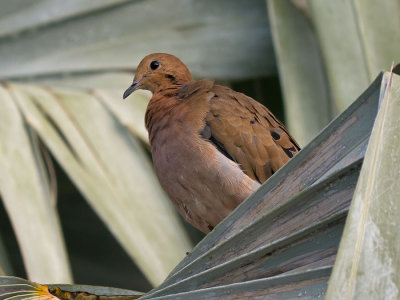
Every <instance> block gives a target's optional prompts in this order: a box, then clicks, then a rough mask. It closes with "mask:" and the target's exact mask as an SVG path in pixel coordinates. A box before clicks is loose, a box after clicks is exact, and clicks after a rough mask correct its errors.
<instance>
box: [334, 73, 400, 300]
mask: <svg viewBox="0 0 400 300" xmlns="http://www.w3.org/2000/svg"><path fill="white" fill-rule="evenodd" d="M382 89H383V90H384V91H385V93H384V94H383V95H384V96H383V101H382V105H381V109H380V111H379V113H378V117H377V119H376V121H375V124H374V127H373V130H372V135H371V139H370V142H369V144H368V148H367V152H366V155H365V160H364V165H363V167H362V170H361V174H360V179H359V182H358V184H357V188H356V191H355V194H354V197H353V201H352V204H351V207H350V212H349V216H348V219H347V222H346V226H345V229H344V233H343V238H342V241H341V243H340V248H339V253H338V257H337V260H336V262H335V266H334V270H333V274H332V277H331V279H330V283H329V288H328V293H327V298H326V299H339V298H345V299H398V298H399V295H400V291H399V283H400V273H399V268H400V252H399V245H400V234H399V228H400V218H399V215H400V202H399V195H400V185H399V178H400V150H399V149H400V118H399V116H400V76H398V75H395V74H391V73H385V77H384V80H383V81H382Z"/></svg>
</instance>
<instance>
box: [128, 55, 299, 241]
mask: <svg viewBox="0 0 400 300" xmlns="http://www.w3.org/2000/svg"><path fill="white" fill-rule="evenodd" d="M136 89H146V90H149V91H151V92H152V93H153V97H152V98H151V100H150V102H149V105H148V107H147V111H146V116H145V123H146V128H147V130H148V132H149V140H150V146H151V153H152V156H153V162H154V167H155V170H156V174H157V176H158V179H159V180H160V183H161V186H162V187H163V188H164V190H165V191H166V193H167V194H168V196H169V197H170V198H171V200H172V201H173V202H174V204H175V206H176V207H177V209H178V210H179V212H180V213H181V214H182V215H183V216H184V218H185V219H186V220H187V221H188V222H190V223H191V224H192V225H193V226H195V227H196V228H198V229H199V230H201V231H203V232H205V233H208V232H209V231H210V230H212V229H213V228H214V227H215V226H216V225H217V224H218V223H219V222H220V221H221V220H222V219H223V218H225V217H226V216H227V215H228V214H229V213H230V212H231V211H232V210H233V209H234V208H235V207H236V206H237V205H238V204H239V203H240V202H242V201H243V200H244V199H246V198H247V197H248V196H250V195H251V194H252V193H253V192H254V191H256V190H257V189H258V187H259V186H260V184H261V183H263V182H264V181H265V180H267V179H268V178H269V177H270V176H271V175H272V174H273V173H274V172H276V171H277V170H278V169H279V168H280V167H281V166H282V165H283V164H285V163H286V162H287V161H288V160H289V159H290V158H291V157H292V156H293V155H294V154H296V153H297V152H298V151H299V150H300V148H299V146H298V145H297V143H296V142H295V141H294V139H293V138H292V137H291V136H290V134H289V133H288V131H287V129H286V128H285V127H284V126H283V124H282V123H281V122H280V121H279V120H278V119H277V118H276V117H275V116H274V115H273V114H272V113H271V112H270V111H269V110H268V109H267V108H266V107H264V106H263V105H261V104H260V103H258V102H257V101H255V100H253V99H252V98H250V97H247V96H246V95H244V94H242V93H238V92H235V91H233V90H231V89H230V88H227V87H224V86H220V85H216V84H214V82H213V81H211V80H199V81H194V80H193V79H192V76H191V74H190V72H189V70H188V68H187V67H186V66H185V65H184V64H183V63H182V62H181V61H180V60H179V59H178V58H176V57H175V56H173V55H169V54H163V53H154V54H150V55H148V56H146V57H145V58H144V59H143V60H142V61H141V62H140V64H139V66H138V69H137V72H136V75H135V78H134V81H133V84H132V85H131V86H130V87H129V88H128V89H127V90H126V91H125V93H124V98H126V97H127V96H129V95H130V94H131V93H132V92H133V91H134V90H136Z"/></svg>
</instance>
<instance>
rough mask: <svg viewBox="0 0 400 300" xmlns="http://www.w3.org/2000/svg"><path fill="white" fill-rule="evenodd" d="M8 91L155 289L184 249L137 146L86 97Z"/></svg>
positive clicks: (100, 104)
mask: <svg viewBox="0 0 400 300" xmlns="http://www.w3.org/2000/svg"><path fill="white" fill-rule="evenodd" d="M12 89H13V91H14V93H15V95H16V99H17V100H18V104H19V105H20V107H21V109H22V111H23V113H24V115H25V116H26V118H27V120H28V122H29V125H30V126H32V127H33V128H34V129H35V130H36V131H37V132H38V134H39V135H40V137H41V138H42V139H43V141H44V142H45V143H46V145H47V146H48V147H49V149H50V150H51V152H52V154H53V155H54V157H55V158H56V159H57V160H58V162H59V163H60V165H61V166H62V167H63V168H64V169H65V171H66V172H67V174H68V175H69V176H70V178H71V179H72V181H73V182H74V183H75V184H76V186H77V187H78V188H79V189H80V190H81V192H82V194H83V195H84V196H85V197H86V199H87V200H88V201H89V203H90V204H91V206H92V207H93V208H94V210H95V211H96V212H97V213H98V214H99V216H100V217H101V218H102V219H103V221H104V222H105V223H106V224H107V226H108V227H109V229H110V230H111V231H112V232H113V234H114V235H115V236H116V237H117V239H118V240H119V242H120V243H121V245H122V246H123V247H124V248H125V249H126V251H127V252H128V253H129V254H130V255H131V257H133V258H134V259H135V261H136V263H137V264H138V266H139V267H140V268H141V269H142V271H143V272H144V273H145V275H146V276H147V277H148V278H149V280H150V281H151V282H152V283H153V284H158V283H160V282H161V281H162V280H163V279H164V278H165V276H166V275H167V274H168V273H169V271H170V270H171V269H172V268H173V267H174V266H175V265H176V264H177V263H178V262H179V260H180V259H181V258H182V257H184V255H185V253H186V251H188V250H190V248H191V247H190V244H189V242H188V239H187V237H186V234H185V232H184V231H183V229H182V226H181V224H180V222H179V220H178V219H177V215H176V212H175V210H174V208H173V207H172V205H171V203H170V201H169V200H168V199H167V197H166V196H165V194H164V193H163V191H162V190H161V188H160V186H159V184H158V181H157V179H156V177H155V175H154V173H153V172H151V170H152V166H151V164H150V162H149V160H148V156H147V155H146V154H145V153H144V151H143V149H142V147H141V145H140V144H139V143H138V142H137V141H136V140H135V139H133V137H132V135H131V134H130V133H129V131H128V130H127V129H126V128H125V127H124V126H122V124H121V123H120V122H119V121H118V119H117V117H116V116H115V115H114V114H113V113H112V112H111V111H110V110H108V109H107V107H106V106H105V105H104V103H103V101H101V100H99V99H98V98H96V97H95V96H94V95H93V94H92V93H88V92H83V91H76V90H72V89H67V88H62V89H61V88H57V89H51V90H49V89H47V90H45V89H43V88H40V87H36V86H25V85H13V87H12ZM132 98H133V99H130V100H132V101H134V98H135V97H132ZM114 101H121V102H122V100H120V98H117V99H114Z"/></svg>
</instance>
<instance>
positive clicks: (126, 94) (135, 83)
mask: <svg viewBox="0 0 400 300" xmlns="http://www.w3.org/2000/svg"><path fill="white" fill-rule="evenodd" d="M138 84H139V80H135V81H133V82H132V85H131V86H130V87H128V88H127V89H126V91H125V93H124V95H123V96H122V97H123V99H125V98H126V97H128V96H129V95H130V94H132V93H133V92H134V91H135V90H136V88H137V86H138Z"/></svg>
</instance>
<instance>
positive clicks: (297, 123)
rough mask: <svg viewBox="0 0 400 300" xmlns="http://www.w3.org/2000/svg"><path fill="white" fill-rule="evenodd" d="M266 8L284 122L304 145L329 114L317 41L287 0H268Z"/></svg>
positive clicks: (301, 14)
mask: <svg viewBox="0 0 400 300" xmlns="http://www.w3.org/2000/svg"><path fill="white" fill-rule="evenodd" d="M268 12H269V18H270V24H271V31H272V36H273V41H274V48H275V54H276V57H277V60H278V69H279V76H280V80H281V85H282V89H283V95H284V101H285V102H284V103H285V112H286V120H287V121H286V124H287V126H288V128H289V130H290V133H291V134H292V135H293V136H294V137H295V138H296V140H297V142H299V143H300V145H305V144H306V143H308V142H309V141H310V140H311V139H312V138H314V137H315V136H316V135H317V133H318V132H319V131H320V130H321V129H322V128H323V127H324V126H325V125H326V124H327V123H328V122H329V121H330V120H331V119H332V117H333V116H332V115H331V113H330V102H329V93H328V87H327V79H326V75H325V72H324V71H325V70H324V68H323V62H322V58H321V53H320V49H319V45H318V42H317V40H316V36H315V33H314V31H313V28H312V26H311V24H310V21H309V20H308V19H307V17H306V16H305V15H304V14H303V13H302V12H301V11H300V10H299V9H297V8H296V7H295V6H294V5H293V4H292V3H291V2H290V1H280V0H269V1H268Z"/></svg>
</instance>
